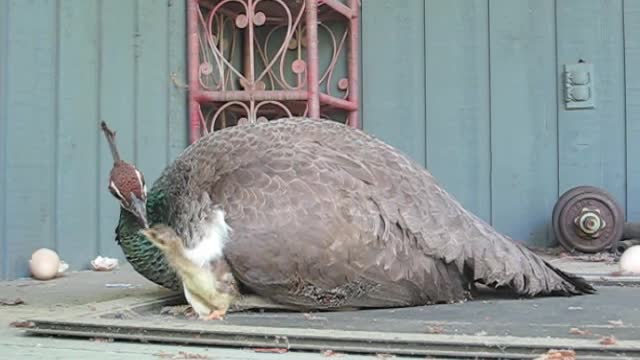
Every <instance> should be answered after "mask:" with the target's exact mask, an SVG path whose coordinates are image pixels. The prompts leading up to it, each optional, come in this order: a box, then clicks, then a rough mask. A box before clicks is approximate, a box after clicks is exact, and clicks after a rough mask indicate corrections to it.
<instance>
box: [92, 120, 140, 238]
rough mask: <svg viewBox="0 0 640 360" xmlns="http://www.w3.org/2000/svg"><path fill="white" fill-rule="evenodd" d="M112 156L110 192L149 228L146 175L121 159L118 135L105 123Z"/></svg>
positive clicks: (104, 130)
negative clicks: (117, 142)
mask: <svg viewBox="0 0 640 360" xmlns="http://www.w3.org/2000/svg"><path fill="white" fill-rule="evenodd" d="M100 125H101V127H102V131H103V132H104V135H105V137H106V138H107V142H108V143H109V148H110V149H111V155H113V168H112V169H111V173H110V175H109V187H108V189H109V192H110V193H111V195H113V196H114V197H115V198H116V199H118V201H119V202H120V206H121V207H122V208H123V209H125V210H126V211H128V212H130V213H131V214H133V215H134V216H135V217H136V219H137V220H138V222H139V223H140V225H141V226H142V227H143V228H145V229H146V228H148V227H149V222H148V220H147V185H146V183H145V180H144V175H142V172H140V170H138V169H136V167H135V166H133V165H132V164H130V163H128V162H126V161H123V160H122V159H120V154H119V153H118V148H117V147H116V133H115V132H113V131H111V129H109V127H107V124H106V123H105V122H104V121H103V122H102V123H101V124H100Z"/></svg>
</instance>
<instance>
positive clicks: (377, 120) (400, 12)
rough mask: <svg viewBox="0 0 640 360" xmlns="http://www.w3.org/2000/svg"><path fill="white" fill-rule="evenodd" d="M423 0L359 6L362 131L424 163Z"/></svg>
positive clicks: (383, 0) (382, 1)
mask: <svg viewBox="0 0 640 360" xmlns="http://www.w3.org/2000/svg"><path fill="white" fill-rule="evenodd" d="M424 6H425V2H424V1H423V0H403V1H397V0H378V1H363V3H362V72H363V77H362V84H363V98H362V107H363V113H364V114H363V127H364V130H365V131H367V132H369V133H371V134H374V135H376V136H377V137H379V138H380V139H382V140H384V141H386V142H388V143H389V144H391V145H393V146H395V147H397V148H398V149H400V150H402V151H403V152H405V153H406V154H408V155H409V156H410V157H412V158H413V159H414V160H416V161H417V162H418V163H421V164H423V165H425V164H426V156H425V152H426V146H425V142H426V139H425V127H426V125H425V124H426V122H425V108H424V96H425V84H424V80H425V76H424V67H425V63H424V44H425V41H424Z"/></svg>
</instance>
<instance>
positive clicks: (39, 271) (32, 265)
mask: <svg viewBox="0 0 640 360" xmlns="http://www.w3.org/2000/svg"><path fill="white" fill-rule="evenodd" d="M29 269H30V271H31V275H32V276H33V277H34V278H36V279H38V280H50V279H53V278H54V277H56V275H58V271H59V269H60V257H59V256H58V254H57V253H56V252H55V251H53V250H51V249H46V248H42V249H38V250H36V251H35V252H34V253H33V254H32V255H31V260H29Z"/></svg>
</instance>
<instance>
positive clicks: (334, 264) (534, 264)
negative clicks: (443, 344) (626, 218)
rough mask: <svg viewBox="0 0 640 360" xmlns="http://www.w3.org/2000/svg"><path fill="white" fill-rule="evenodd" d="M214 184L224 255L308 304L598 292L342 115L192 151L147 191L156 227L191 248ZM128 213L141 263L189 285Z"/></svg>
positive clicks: (253, 282) (222, 135) (261, 286)
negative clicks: (202, 199) (485, 291)
mask: <svg viewBox="0 0 640 360" xmlns="http://www.w3.org/2000/svg"><path fill="white" fill-rule="evenodd" d="M202 192H206V193H207V194H208V195H209V196H210V197H211V199H212V200H213V201H214V202H216V203H219V204H220V205H221V206H222V207H223V208H224V210H225V211H226V214H227V217H226V219H227V222H228V223H229V225H230V226H231V228H232V229H233V230H234V231H233V233H232V234H231V238H230V240H229V242H228V244H227V245H226V248H225V257H226V260H227V261H228V264H229V266H230V267H231V269H232V271H233V274H234V275H235V277H236V279H237V280H238V281H239V282H240V283H241V284H242V285H243V286H245V287H246V288H248V289H250V290H251V291H253V292H255V293H257V294H258V295H261V296H264V297H266V298H269V299H271V300H273V301H276V302H280V303H283V304H287V305H297V306H302V307H307V308H337V307H389V306H409V305H421V304H431V303H437V302H450V301H460V300H464V299H466V298H467V297H468V294H469V289H470V286H471V284H472V283H473V282H475V281H478V282H481V283H484V284H487V285H491V286H506V287H509V288H511V289H512V290H513V292H514V293H517V294H521V295H525V296H534V295H549V294H559V295H572V294H582V293H590V292H593V291H594V290H593V288H592V287H591V286H590V285H588V284H587V283H586V282H584V280H582V279H581V278H577V277H574V276H572V275H570V274H566V273H563V272H561V271H559V270H558V269H555V268H553V267H552V266H551V265H549V264H548V263H546V262H544V261H543V260H542V259H541V258H539V257H538V256H536V255H534V254H533V253H531V252H530V251H529V250H527V249H526V248H525V247H523V246H522V245H520V244H517V243H515V242H513V241H512V240H511V239H509V238H508V237H506V236H504V235H502V234H500V233H498V232H497V231H496V230H495V229H493V228H492V227H491V226H489V225H488V224H486V223H485V222H484V221H482V220H481V219H479V218H478V217H476V216H475V215H473V214H471V213H470V212H468V211H466V210H465V209H464V208H463V207H462V206H461V205H460V204H459V203H458V202H457V201H456V200H455V199H454V198H453V197H452V196H450V195H449V194H448V193H447V192H446V191H444V190H443V189H442V188H441V187H440V186H439V185H438V184H437V182H436V180H435V179H434V178H433V177H432V176H431V174H430V173H429V172H427V171H426V170H425V169H424V168H423V167H421V166H420V165H418V164H417V163H415V162H413V161H411V160H410V159H409V158H408V157H406V156H405V155H403V154H402V153H400V152H399V151H397V150H396V149H394V148H392V147H391V146H389V145H387V144H385V143H383V142H381V141H379V140H377V139H375V138H373V137H371V136H369V135H368V134H366V133H364V132H362V131H360V130H356V129H350V128H347V127H345V126H344V125H342V124H338V123H336V122H331V121H321V120H311V119H301V118H294V119H281V120H276V121H272V122H270V123H264V124H252V125H246V126H241V127H234V128H228V129H224V130H221V131H218V132H214V133H212V134H209V135H207V136H205V137H203V138H202V139H201V140H200V141H198V142H197V143H195V144H193V145H191V146H190V147H189V148H187V149H186V150H185V151H184V152H183V153H182V154H181V155H180V156H179V157H178V158H177V159H176V160H175V161H174V162H173V163H172V164H171V165H169V166H168V167H167V168H166V169H165V171H164V172H163V174H162V175H161V176H160V178H159V179H158V180H157V181H156V182H155V184H154V185H153V187H152V188H151V190H150V191H149V194H148V200H147V212H148V219H149V222H150V223H151V224H153V223H158V222H163V223H166V224H168V225H170V226H172V227H174V228H175V230H176V232H177V233H178V234H179V235H180V236H181V237H182V238H184V239H185V241H186V243H187V244H186V245H187V246H191V245H192V244H190V243H189V241H191V240H190V239H192V238H193V237H192V236H190V233H191V232H192V231H194V230H193V226H194V225H193V224H194V223H197V221H196V219H193V217H191V215H190V213H191V212H190V211H189V208H190V207H192V206H195V205H194V202H196V203H197V199H198V198H199V197H198V195H197V194H198V193H200V194H201V193H202ZM137 228H139V225H137V223H136V221H135V218H134V217H133V215H131V214H129V213H127V212H126V211H124V210H123V211H122V213H121V218H120V223H119V226H118V229H117V233H118V238H119V239H120V242H121V246H122V248H123V250H124V252H125V254H126V256H127V259H128V260H129V262H131V263H132V264H133V266H134V268H135V269H136V270H137V271H138V272H140V273H141V274H142V275H144V276H145V277H147V278H148V279H150V280H152V281H154V282H156V283H158V284H160V285H163V286H165V287H169V288H174V289H177V288H179V285H178V282H177V280H176V277H175V273H174V272H173V271H172V270H171V269H170V268H169V267H168V266H167V264H166V262H165V261H164V260H163V259H162V255H161V254H160V252H159V251H157V249H155V248H154V247H153V246H152V245H151V244H150V243H149V242H148V241H147V240H146V239H145V238H144V237H143V236H142V235H140V234H139V233H137V230H136V229H137Z"/></svg>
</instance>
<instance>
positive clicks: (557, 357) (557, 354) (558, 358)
mask: <svg viewBox="0 0 640 360" xmlns="http://www.w3.org/2000/svg"><path fill="white" fill-rule="evenodd" d="M575 359H576V352H575V351H573V350H556V349H550V350H549V351H547V353H546V354H542V355H541V356H538V357H537V358H535V360H575Z"/></svg>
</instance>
